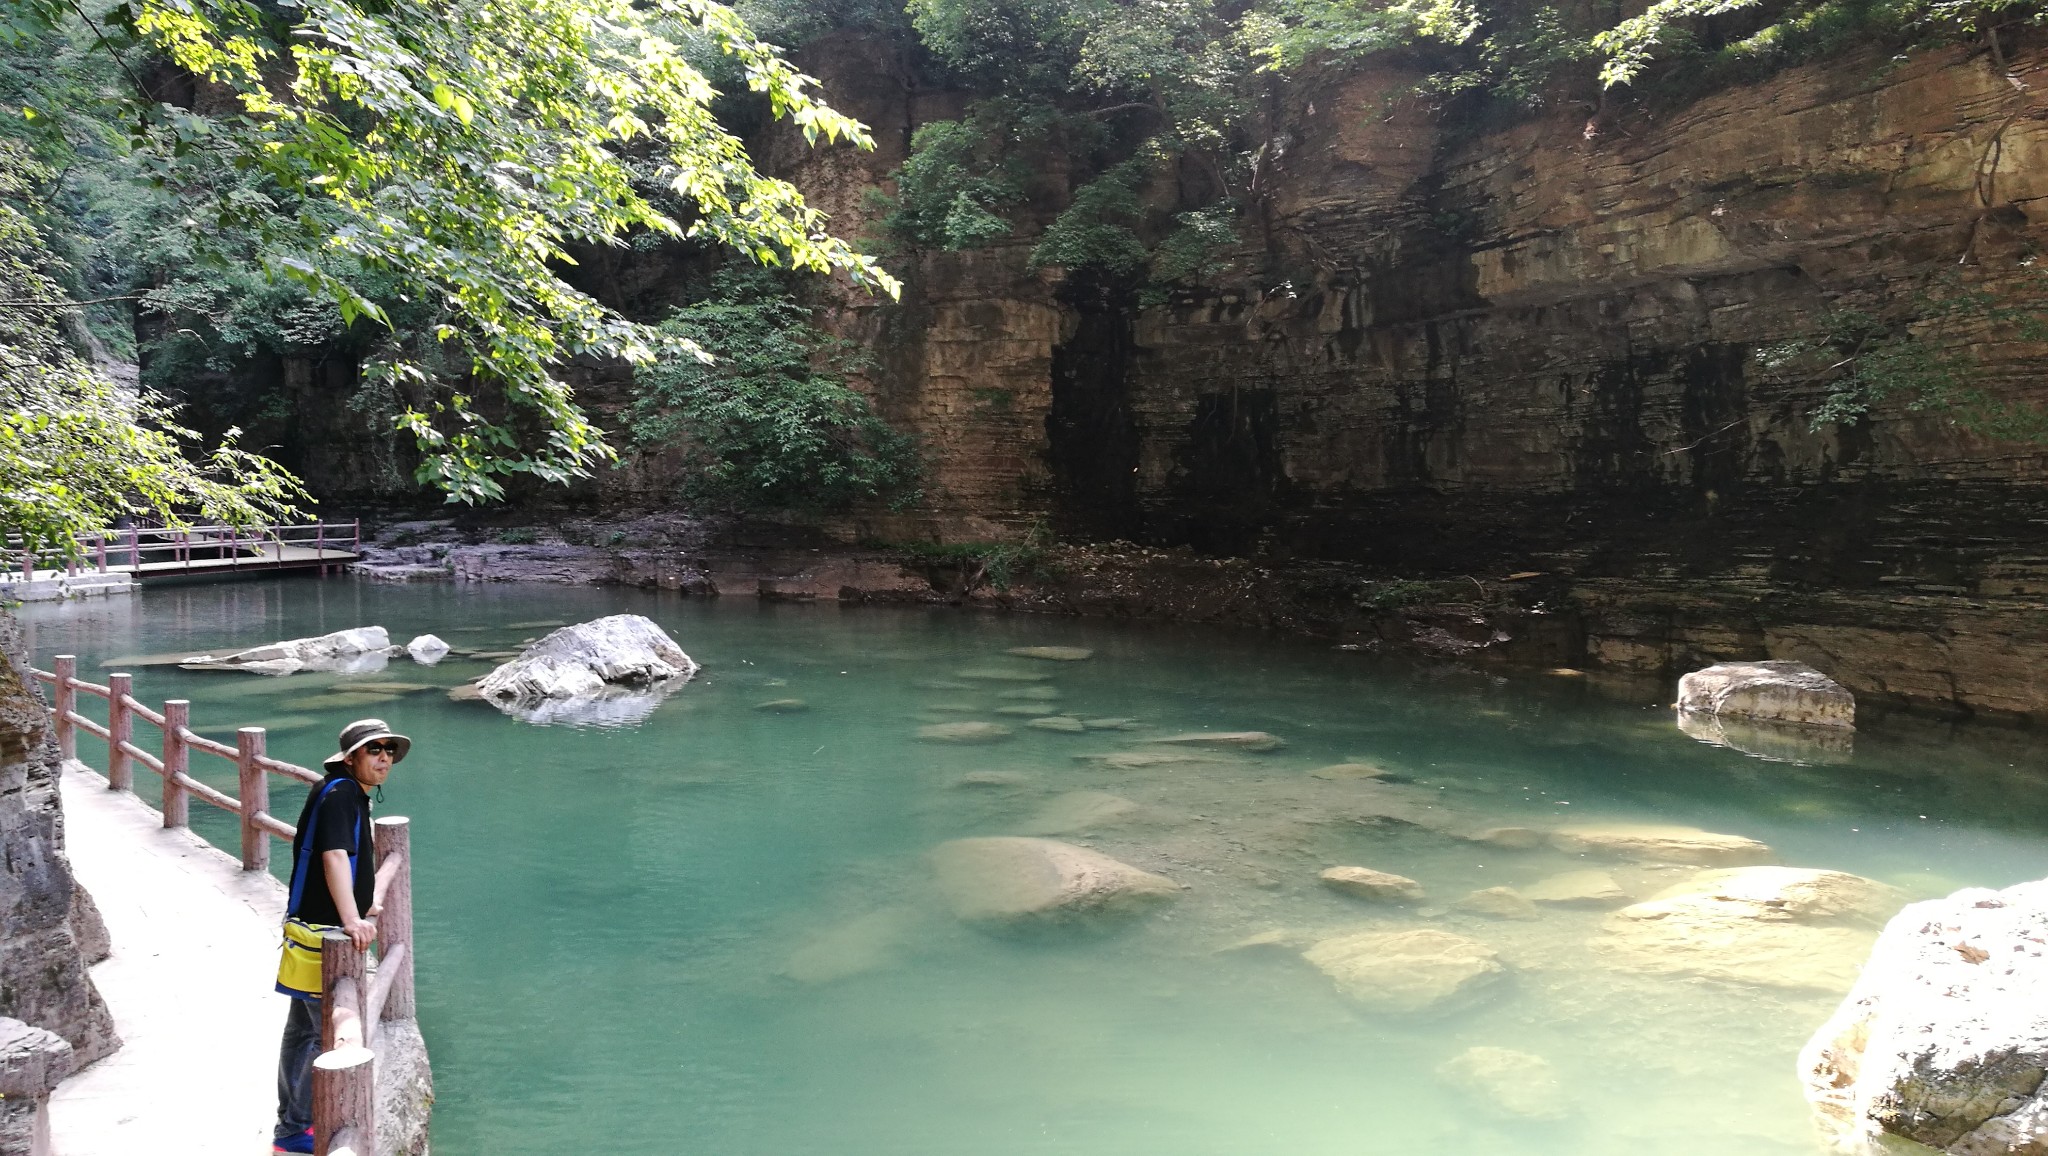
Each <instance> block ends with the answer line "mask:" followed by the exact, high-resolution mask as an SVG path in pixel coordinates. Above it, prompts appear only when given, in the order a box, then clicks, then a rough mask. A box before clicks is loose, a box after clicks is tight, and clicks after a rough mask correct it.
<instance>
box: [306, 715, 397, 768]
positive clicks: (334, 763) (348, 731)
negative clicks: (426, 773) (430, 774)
mask: <svg viewBox="0 0 2048 1156" xmlns="http://www.w3.org/2000/svg"><path fill="white" fill-rule="evenodd" d="M378 739H391V740H392V741H394V742H396V743H397V744H398V753H397V754H395V755H393V756H391V761H392V762H394V763H396V762H399V761H401V760H403V759H404V758H405V756H406V754H407V753H408V752H410V751H411V750H412V740H411V739H409V738H406V737H405V736H404V735H402V734H399V733H398V732H397V731H394V730H392V729H391V728H390V727H389V726H387V725H385V722H384V720H383V719H380V718H359V719H357V720H356V721H354V722H352V723H350V724H348V725H347V726H345V727H343V728H341V739H340V746H341V749H340V750H338V751H336V752H334V753H333V754H331V755H328V756H327V758H326V759H325V760H324V762H323V763H322V764H321V765H323V766H325V767H327V768H328V769H329V770H333V769H337V768H339V767H340V766H341V765H342V764H344V763H346V762H348V757H349V756H350V755H352V754H355V753H356V752H357V751H359V750H361V749H362V747H363V744H364V743H368V742H375V741H376V740H378Z"/></svg>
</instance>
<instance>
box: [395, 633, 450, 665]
mask: <svg viewBox="0 0 2048 1156" xmlns="http://www.w3.org/2000/svg"><path fill="white" fill-rule="evenodd" d="M405 652H406V653H407V654H409V655H411V656H412V660H413V661H414V662H417V663H419V664H420V665H421V666H432V665H434V664H435V663H437V662H439V661H441V660H442V659H444V658H446V657H448V644H447V643H445V642H443V641H441V640H440V639H438V638H436V637H434V636H433V635H431V634H422V635H420V636H419V637H418V638H415V639H413V640H412V641H411V642H408V643H406V644H405Z"/></svg>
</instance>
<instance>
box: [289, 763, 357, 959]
mask: <svg viewBox="0 0 2048 1156" xmlns="http://www.w3.org/2000/svg"><path fill="white" fill-rule="evenodd" d="M330 784H331V786H330ZM323 791H324V792H325V796H324V797H323V795H322V792H323ZM316 799H318V800H320V807H319V812H318V814H317V815H316V814H315V813H314V807H313V802H314V800H316ZM308 839H310V840H312V842H311V843H310V844H308V843H307V840H308ZM309 847H310V848H311V852H312V853H311V854H307V853H306V852H307V850H308V848H309ZM323 851H346V852H348V853H349V854H350V855H351V856H353V858H354V865H355V893H356V914H357V915H358V916H361V917H363V918H368V916H366V915H364V913H365V912H367V911H369V910H370V902H371V900H372V899H373V898H375V896H376V891H377V852H376V849H375V847H374V845H373V844H372V842H371V838H370V797H369V796H368V795H366V794H364V793H363V788H362V784H360V783H358V782H356V781H355V780H354V779H352V778H350V777H349V776H348V775H347V774H345V773H330V774H329V775H328V776H327V777H326V778H325V779H323V780H321V782H320V784H319V785H318V786H316V787H314V788H312V789H311V790H310V791H309V792H308V793H307V795H306V805H305V806H304V807H303V808H301V809H300V811H299V833H298V835H297V836H296V837H294V838H293V839H292V895H293V897H294V899H295V902H294V903H293V904H292V909H291V911H290V914H292V915H296V916H298V917H299V918H300V919H303V920H305V921H306V922H308V923H326V924H339V923H340V922H341V912H339V911H337V910H335V906H334V896H333V895H331V894H329V893H328V890H327V870H326V868H325V867H323V866H322V865H321V860H320V855H321V852H323ZM302 874H303V876H304V877H303V878H301V877H300V876H301V875H302Z"/></svg>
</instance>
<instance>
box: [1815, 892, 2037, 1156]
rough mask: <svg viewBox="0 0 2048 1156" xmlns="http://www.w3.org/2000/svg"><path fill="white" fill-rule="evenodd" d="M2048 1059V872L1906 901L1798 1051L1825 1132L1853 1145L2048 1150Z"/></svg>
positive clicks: (1858, 1153)
mask: <svg viewBox="0 0 2048 1156" xmlns="http://www.w3.org/2000/svg"><path fill="white" fill-rule="evenodd" d="M2043 1069H2048V880H2042V881H2039V882H2034V883H2022V884H2020V885H2018V886H2016V887H2008V888H2006V889H2005V890H2003V891H1991V890H1987V889H1983V888H1971V889H1969V890H1965V891H1958V892H1956V893H1955V894H1954V895H1951V896H1949V897H1948V898H1946V899H1932V900H1928V901H1927V902H1925V903H1915V904H1913V905H1912V906H1910V907H1908V908H1906V909H1905V910H1903V911H1901V912H1899V914H1898V915H1897V916H1895V917H1893V919H1892V921H1891V922H1890V923H1889V924H1887V925H1886V926H1885V929H1884V932H1883V934H1882V935H1880V936H1879V937H1878V940H1877V945H1876V947H1875V949H1874V950H1873V951H1872V952H1871V954H1870V961H1869V963H1868V964H1866V965H1865V966H1864V968H1863V974H1862V976H1861V977H1860V978H1858V979H1857V981H1856V986H1855V988H1854V989H1853V990H1851V991H1850V992H1849V996H1848V998H1847V999H1846V1000H1844V1001H1843V1002H1842V1005H1841V1007H1840V1008H1838V1009H1837V1010H1836V1011H1835V1014H1834V1017H1833V1018H1832V1019H1830V1020H1829V1021H1828V1022H1827V1023H1826V1025H1824V1026H1823V1027H1822V1028H1821V1029H1820V1031H1818V1032H1816V1033H1814V1036H1813V1039H1812V1040H1811V1041H1810V1042H1808V1043H1807V1045H1806V1047H1805V1049H1804V1050H1803V1051H1801V1052H1800V1054H1799V1070H1800V1072H1801V1074H1802V1076H1803V1077H1804V1080H1805V1083H1806V1098H1807V1099H1808V1101H1810V1102H1811V1103H1812V1104H1813V1107H1814V1111H1815V1114H1816V1115H1817V1116H1818V1118H1819V1120H1820V1124H1821V1127H1822V1130H1823V1131H1824V1132H1826V1133H1828V1134H1829V1139H1830V1140H1832V1141H1833V1149H1834V1150H1835V1151H1838V1152H1843V1153H1850V1154H1854V1156H1877V1154H1879V1153H1899V1152H1904V1151H1907V1150H1909V1149H1910V1150H1911V1151H1914V1152H1926V1151H1929V1150H1933V1151H1937V1152H1945V1153H1951V1154H1953V1156H1994V1154H2006V1156H2029V1154H2039V1153H2044V1152H2048V1081H2044V1080H2043V1079H2042V1075H2041V1073H2042V1071H2043ZM1922 1145H1924V1147H1922Z"/></svg>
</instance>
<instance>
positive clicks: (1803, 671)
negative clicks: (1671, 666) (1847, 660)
mask: <svg viewBox="0 0 2048 1156" xmlns="http://www.w3.org/2000/svg"><path fill="white" fill-rule="evenodd" d="M1678 709H1679V710H1680V711H1684V712H1687V713H1692V714H1711V715H1733V716H1735V717H1737V718H1748V719H1766V720H1770V721H1773V722H1781V723H1799V724H1801V725H1804V726H1821V727H1843V728H1850V729H1853V728H1854V727H1855V725H1856V696H1855V695H1852V694H1850V693H1849V691H1848V688H1846V687H1844V686H1843V685H1842V684H1841V683H1838V682H1836V681H1835V680H1834V679H1832V678H1829V677H1828V676H1827V675H1825V674H1822V673H1821V672H1820V671H1817V670H1815V669H1814V668H1812V667H1810V666H1808V665H1806V664H1805V663H1803V662H1777V661H1773V662H1722V663H1716V664H1715V665H1713V666H1710V667H1707V668H1706V669H1705V670H1695V671H1693V672H1692V673H1691V674H1688V675H1686V676H1685V677H1683V678H1681V679H1679V680H1678Z"/></svg>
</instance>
